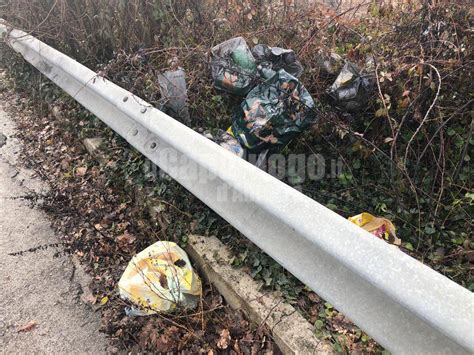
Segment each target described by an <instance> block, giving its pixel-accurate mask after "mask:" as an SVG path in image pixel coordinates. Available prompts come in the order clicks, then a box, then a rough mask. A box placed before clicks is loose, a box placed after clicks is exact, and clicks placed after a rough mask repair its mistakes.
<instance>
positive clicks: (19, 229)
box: [0, 102, 107, 353]
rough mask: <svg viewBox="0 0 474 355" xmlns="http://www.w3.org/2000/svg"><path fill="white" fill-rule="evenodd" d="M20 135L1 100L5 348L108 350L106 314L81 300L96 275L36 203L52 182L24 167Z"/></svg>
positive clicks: (1, 345) (0, 324)
mask: <svg viewBox="0 0 474 355" xmlns="http://www.w3.org/2000/svg"><path fill="white" fill-rule="evenodd" d="M2 134H3V135H4V136H6V137H7V139H6V144H3V142H2ZM14 135H15V125H14V123H13V122H12V120H11V118H10V117H9V116H8V114H7V113H6V112H5V103H1V102H0V349H2V351H4V352H5V353H13V352H15V353H23V352H47V353H71V352H72V353H79V352H80V353H84V352H87V353H92V352H93V353H103V352H105V350H106V347H107V341H106V338H105V335H104V334H102V333H99V326H100V315H99V313H98V312H94V311H93V310H92V309H91V308H90V307H89V306H88V305H86V302H83V301H82V298H83V297H85V295H87V292H88V291H87V285H88V283H89V281H88V279H87V277H86V275H85V274H84V273H83V271H82V269H81V267H80V266H79V265H78V264H77V263H75V262H74V261H73V260H72V259H71V257H70V256H68V255H64V254H62V253H61V252H60V251H61V247H60V245H59V244H58V243H59V239H58V237H57V236H56V235H55V234H54V232H53V231H52V229H51V228H50V223H49V221H48V219H47V217H46V215H45V214H44V213H43V212H42V211H39V210H38V209H37V208H35V207H34V201H35V199H36V197H37V196H41V194H42V193H44V192H45V191H46V188H47V187H46V186H44V185H43V184H42V183H41V181H40V180H39V178H38V177H35V176H34V174H33V173H32V172H31V171H28V170H25V169H23V168H20V167H19V166H17V164H16V160H17V159H16V156H17V155H18V153H19V148H20V146H19V141H18V140H16V139H15V138H14ZM3 140H4V139H3Z"/></svg>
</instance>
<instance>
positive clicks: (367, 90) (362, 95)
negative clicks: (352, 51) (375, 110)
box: [328, 62, 374, 112]
mask: <svg viewBox="0 0 474 355" xmlns="http://www.w3.org/2000/svg"><path fill="white" fill-rule="evenodd" d="M373 88H374V85H373V80H372V76H371V75H365V74H363V73H361V71H360V70H359V69H358V68H357V67H356V66H355V65H354V64H352V63H350V62H346V64H344V67H343V68H342V70H341V72H340V73H339V75H338V76H337V78H336V81H334V83H333V84H332V85H331V87H330V88H329V90H328V94H329V95H330V96H331V97H332V98H333V99H334V101H335V104H336V106H337V107H338V108H340V109H342V110H344V111H348V112H357V111H361V110H362V109H364V108H365V107H367V103H368V100H369V98H370V96H371V94H372V91H373Z"/></svg>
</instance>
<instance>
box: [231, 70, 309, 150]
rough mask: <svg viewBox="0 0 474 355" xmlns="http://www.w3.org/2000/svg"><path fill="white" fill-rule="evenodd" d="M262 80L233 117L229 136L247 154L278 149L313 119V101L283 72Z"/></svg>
mask: <svg viewBox="0 0 474 355" xmlns="http://www.w3.org/2000/svg"><path fill="white" fill-rule="evenodd" d="M265 77H267V78H268V79H267V80H265V81H264V82H262V83H260V84H259V85H257V86H256V87H255V88H254V89H252V90H251V91H250V92H249V93H248V94H247V96H246V98H245V100H244V101H243V102H242V104H241V105H240V106H239V107H238V108H237V109H236V110H235V112H234V114H233V120H232V126H231V131H232V135H233V136H234V137H235V138H237V140H238V141H239V142H240V144H241V145H242V146H243V147H245V148H246V149H247V150H248V151H249V152H255V153H258V152H261V151H262V150H265V149H273V148H282V147H284V146H285V145H286V144H288V143H289V142H290V141H291V140H292V139H293V138H295V137H296V136H298V135H299V134H300V133H301V132H303V131H304V130H305V129H306V128H308V127H309V126H310V125H311V124H313V123H315V122H316V119H317V115H316V111H315V103H314V101H313V98H312V97H311V95H310V94H309V93H308V91H307V90H306V89H305V87H304V86H303V85H302V84H301V83H300V82H299V81H298V79H296V78H295V77H294V76H292V75H290V74H288V73H287V72H286V71H285V70H283V69H281V70H279V71H277V72H275V71H272V70H269V71H266V72H265Z"/></svg>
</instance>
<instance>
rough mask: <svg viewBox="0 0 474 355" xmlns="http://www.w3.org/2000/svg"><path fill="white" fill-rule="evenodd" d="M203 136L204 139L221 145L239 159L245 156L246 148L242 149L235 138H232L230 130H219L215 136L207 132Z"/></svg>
mask: <svg viewBox="0 0 474 355" xmlns="http://www.w3.org/2000/svg"><path fill="white" fill-rule="evenodd" d="M203 135H204V137H206V138H208V139H210V140H212V141H213V142H215V143H217V144H219V145H220V146H221V147H222V148H224V149H226V150H228V151H229V152H231V153H232V154H235V155H237V156H238V157H239V158H242V157H243V156H244V153H245V152H244V148H242V146H241V145H240V143H239V141H238V140H237V139H236V138H235V137H234V136H232V132H231V130H230V128H229V129H228V130H227V131H223V130H222V129H218V130H217V132H216V133H214V134H213V133H212V132H211V131H205V132H204V133H203Z"/></svg>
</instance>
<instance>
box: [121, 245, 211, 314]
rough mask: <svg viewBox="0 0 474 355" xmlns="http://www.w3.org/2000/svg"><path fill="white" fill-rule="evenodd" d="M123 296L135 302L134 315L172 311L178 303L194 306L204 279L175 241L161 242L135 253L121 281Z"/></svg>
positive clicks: (200, 292) (184, 305) (188, 306)
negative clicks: (195, 270) (201, 278)
mask: <svg viewBox="0 0 474 355" xmlns="http://www.w3.org/2000/svg"><path fill="white" fill-rule="evenodd" d="M118 286H119V290H120V296H121V297H122V298H123V299H126V300H129V301H131V302H133V303H134V304H135V305H137V306H138V307H139V309H135V308H132V313H133V314H134V315H147V314H154V313H157V312H169V311H172V310H174V309H175V308H176V307H177V306H178V305H179V306H183V307H185V308H194V307H195V306H196V305H197V301H198V300H199V297H200V296H201V294H202V286H201V280H200V279H199V276H198V275H197V274H196V273H195V272H194V271H193V269H192V267H191V263H190V261H189V259H188V256H187V255H186V253H185V252H184V250H183V249H181V248H180V247H179V246H178V245H176V243H173V242H163V241H159V242H156V243H155V244H153V245H150V246H149V247H148V248H146V249H145V250H143V251H141V252H140V253H138V254H137V255H135V256H134V257H133V258H132V260H131V261H130V263H129V264H128V266H127V268H126V269H125V272H124V273H123V275H122V277H121V278H120V281H119V284H118Z"/></svg>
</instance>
